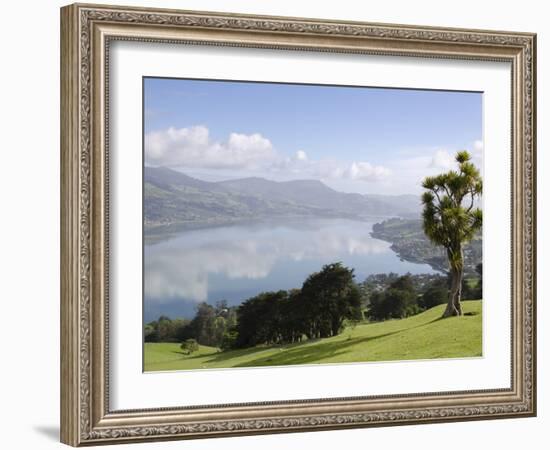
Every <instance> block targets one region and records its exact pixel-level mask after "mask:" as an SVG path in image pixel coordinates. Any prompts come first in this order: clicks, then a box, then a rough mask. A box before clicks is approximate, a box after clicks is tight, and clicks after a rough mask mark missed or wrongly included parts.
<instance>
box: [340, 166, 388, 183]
mask: <svg viewBox="0 0 550 450" xmlns="http://www.w3.org/2000/svg"><path fill="white" fill-rule="evenodd" d="M389 175H390V170H389V169H386V168H385V167H383V166H373V165H372V164H370V163H368V162H354V163H352V164H351V166H350V167H349V168H348V170H347V176H348V177H349V178H351V179H352V180H361V181H379V180H384V179H385V178H387V177H388V176H389Z"/></svg>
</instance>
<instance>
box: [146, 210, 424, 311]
mask: <svg viewBox="0 0 550 450" xmlns="http://www.w3.org/2000/svg"><path fill="white" fill-rule="evenodd" d="M371 228H372V224H371V223H365V222H357V221H351V220H308V221H302V222H296V223H291V222H290V223H285V224H251V225H239V226H228V227H218V228H210V229H202V230H193V231H184V232H181V233H180V234H178V235H177V236H175V237H173V238H171V239H169V240H165V241H162V242H157V243H154V244H147V245H146V246H145V260H144V277H145V283H144V285H145V310H146V316H147V315H148V314H147V311H149V313H150V314H155V313H156V312H157V311H158V310H159V308H161V306H162V305H166V306H168V305H169V304H171V305H172V307H171V308H169V309H173V308H174V305H175V304H178V303H179V304H181V303H182V302H183V303H186V304H187V306H189V304H196V303H197V302H200V301H209V302H211V303H213V302H215V301H217V300H220V299H226V300H228V301H229V303H232V304H236V303H240V301H242V300H244V299H246V298H248V297H250V296H252V295H255V294H257V293H258V292H261V291H264V290H274V289H275V290H276V289H289V288H293V287H300V286H301V284H302V282H303V281H304V279H305V278H306V277H307V275H308V274H310V273H311V272H313V271H317V270H319V269H320V268H321V266H322V265H323V264H327V263H330V262H335V261H342V262H343V263H344V264H346V265H348V266H350V267H354V268H355V272H356V275H357V279H358V280H362V279H364V277H365V276H367V275H368V274H370V273H379V272H389V271H394V272H398V273H405V272H407V271H410V272H412V273H425V272H432V269H431V268H430V267H429V266H427V265H423V264H412V263H407V262H404V261H400V260H399V258H398V257H397V256H396V255H395V253H393V251H392V250H391V249H390V248H389V246H390V244H389V243H387V242H384V241H380V240H378V239H374V238H372V237H371V236H370V234H369V233H370V231H371ZM185 309H186V310H188V309H189V308H188V307H187V308H185Z"/></svg>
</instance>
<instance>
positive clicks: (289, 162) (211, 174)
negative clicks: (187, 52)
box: [144, 78, 483, 194]
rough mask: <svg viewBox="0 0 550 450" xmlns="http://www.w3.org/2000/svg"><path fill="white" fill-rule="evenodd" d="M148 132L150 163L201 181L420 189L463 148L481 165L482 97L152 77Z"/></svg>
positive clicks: (148, 89)
mask: <svg viewBox="0 0 550 450" xmlns="http://www.w3.org/2000/svg"><path fill="white" fill-rule="evenodd" d="M144 132H145V163H146V164H147V165H153V166H167V167H172V168H174V169H177V170H181V171H183V172H186V173H188V174H190V175H194V176H196V177H199V178H203V179H209V180H220V179H227V178H236V177H247V176H262V177H265V178H269V179H273V180H281V181H282V180H288V179H320V180H322V181H323V182H325V183H326V184H328V185H329V186H331V187H333V188H335V189H338V190H342V191H348V192H360V193H389V194H402V193H417V192H420V190H421V188H420V182H421V179H422V178H423V177H424V176H427V175H430V174H433V173H437V172H440V171H442V170H448V169H450V168H452V166H453V163H452V155H453V153H454V152H456V151H457V150H460V149H468V150H470V151H471V152H472V153H473V154H474V162H476V163H477V164H478V165H481V163H482V160H481V155H482V148H483V145H482V94H481V93H471V92H449V91H426V90H410V89H383V88H366V87H342V86H337V87H335V86H316V85H315V86H314V85H296V84H276V83H248V82H226V81H201V80H180V79H177V80H176V79H159V78H145V79H144Z"/></svg>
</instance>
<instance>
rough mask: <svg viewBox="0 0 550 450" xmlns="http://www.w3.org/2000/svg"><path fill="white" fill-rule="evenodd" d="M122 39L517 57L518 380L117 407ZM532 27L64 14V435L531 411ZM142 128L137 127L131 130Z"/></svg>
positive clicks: (260, 429)
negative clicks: (113, 305)
mask: <svg viewBox="0 0 550 450" xmlns="http://www.w3.org/2000/svg"><path fill="white" fill-rule="evenodd" d="M115 41H136V42H156V43H161V44H162V43H164V44H188V45H195V44H197V43H198V44H201V45H212V46H220V47H239V48H257V49H270V50H278V49H279V50H293V51H303V52H306V51H307V52H329V53H353V54H357V55H362V54H364V55H387V56H410V57H415V58H420V59H421V58H436V59H455V60H456V59H458V60H464V61H503V62H508V63H510V65H511V72H512V73H511V79H512V84H511V86H510V89H511V99H512V107H511V110H512V117H511V120H510V122H511V130H512V140H511V141H512V142H511V157H512V164H511V167H512V170H511V171H512V173H511V180H512V183H511V185H510V190H511V198H512V206H511V209H512V211H511V222H512V223H511V247H512V255H511V261H512V264H511V266H512V267H511V279H512V283H511V293H512V295H511V297H512V299H511V336H512V342H511V360H510V370H511V376H510V378H511V385H510V386H509V388H505V389H503V388H498V389H483V390H472V391H451V392H427V393H415V392H411V393H407V394H395V395H381V396H376V395H373V396H367V397H365V396H357V397H346V398H330V399H308V400H298V399H296V400H285V401H280V402H271V401H269V402H266V401H261V399H258V402H257V403H246V402H243V403H232V404H220V405H208V406H202V407H201V406H184V405H181V406H179V407H174V408H155V409H147V408H144V409H137V410H113V409H112V408H111V407H110V396H111V395H112V392H111V390H110V385H109V376H110V375H109V374H110V372H109V361H110V359H109V358H110V354H109V283H110V278H109V277H110V270H109V257H110V246H109V208H110V205H109V185H110V182H111V180H110V172H109V132H110V129H109V127H110V123H109V109H108V99H109V86H110V85H109V78H108V77H109V72H108V67H109V57H110V52H109V51H110V45H111V44H112V43H113V42H115ZM535 89H536V35H534V34H531V33H517V32H504V31H485V30H467V29H447V28H433V27H421V26H408V25H407V26H406V25H386V24H374V23H360V22H337V21H329V20H316V19H302V18H287V17H265V16H249V15H242V14H228V13H210V12H196V11H175V10H162V9H143V8H130V7H114V6H105V5H103V6H99V5H85V4H74V5H70V6H66V7H64V8H62V9H61V440H62V442H64V443H66V444H69V445H72V446H81V445H97V444H113V443H123V442H138V441H150V440H166V439H194V438H204V437H216V436H233V435H248V434H262V433H278V432H299V431H314V430H327V429H342V428H354V427H370V426H383V425H400V424H422V423H435V422H448V421H461V420H479V419H497V418H507V417H530V416H534V415H535V414H536V304H535V299H536V158H535V151H536V115H535V114H536V113H535V110H536V100H535V98H536V94H535ZM136 132H140V131H136Z"/></svg>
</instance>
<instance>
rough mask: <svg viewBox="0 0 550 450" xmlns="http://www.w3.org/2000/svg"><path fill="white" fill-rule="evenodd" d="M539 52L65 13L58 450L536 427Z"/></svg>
mask: <svg viewBox="0 0 550 450" xmlns="http://www.w3.org/2000/svg"><path fill="white" fill-rule="evenodd" d="M535 58H536V36H535V35H534V34H532V33H518V32H505V31H486V30H466V29H447V28H433V27H422V26H409V25H385V24H373V23H360V22H345V23H344V22H336V21H330V20H316V19H302V18H287V17H265V16H262V17H260V16H249V15H241V14H228V13H210V12H197V11H174V10H161V9H143V8H130V7H111V6H105V5H104V6H95V5H81V4H75V5H71V6H66V7H64V8H62V9H61V92H62V98H61V111H62V113H61V177H62V179H61V185H62V190H61V205H62V211H61V233H62V235H61V236H62V239H61V240H62V246H61V264H62V268H61V269H62V270H61V274H62V275H61V312H62V320H61V322H62V323H61V327H62V328H61V356H62V360H61V369H62V370H61V440H62V442H64V443H66V444H70V445H73V446H80V445H95V444H112V443H123V442H137V441H147V440H165V439H193V438H204V437H216V436H231V435H243V434H259V433H278V432H297V431H314V430H326V429H339V428H346V427H347V428H351V427H369V426H386V425H400V424H421V423H434V422H444V421H460V420H477V419H497V418H505V417H528V416H533V415H535V414H536V366H535V365H536V351H535V350H536V348H535V347H536V340H535V337H536V336H535V329H536V316H535V298H536V293H535V285H536V283H535V276H536V267H535V261H536V255H535V252H536V250H535V248H536V211H535V204H536V202H535V195H536V190H535V189H536V186H535V180H536V173H535V170H536V169H535V160H536V158H535V146H536V122H535V87H536V73H535V68H536V59H535Z"/></svg>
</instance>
